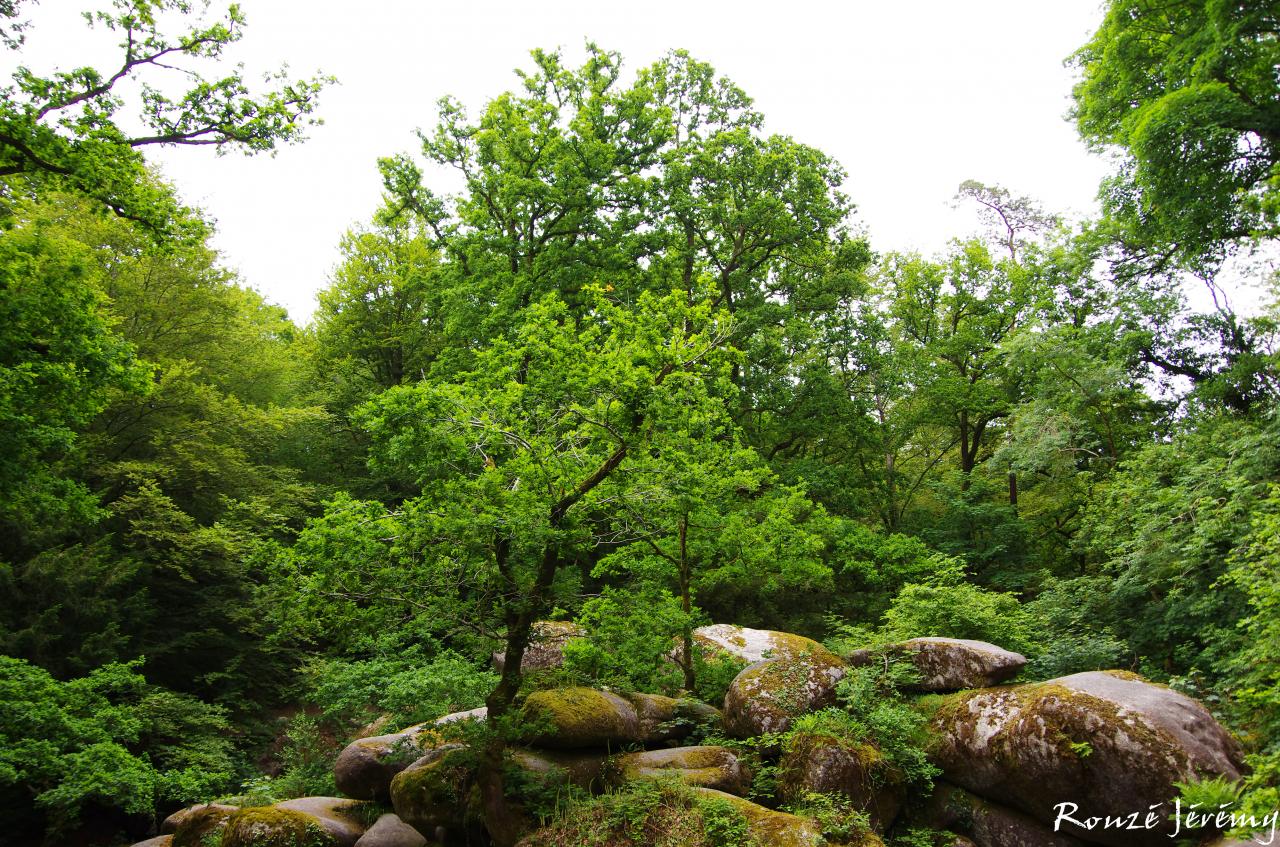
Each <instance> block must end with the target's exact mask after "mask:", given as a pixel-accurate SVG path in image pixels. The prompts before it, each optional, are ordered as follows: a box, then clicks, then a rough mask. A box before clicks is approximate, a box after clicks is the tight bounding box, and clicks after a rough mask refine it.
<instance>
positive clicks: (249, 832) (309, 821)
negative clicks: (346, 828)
mask: <svg viewBox="0 0 1280 847" xmlns="http://www.w3.org/2000/svg"><path fill="white" fill-rule="evenodd" d="M354 844H355V840H354V839H352V841H351V842H349V847H350V845H354ZM340 845H341V842H339V841H338V839H337V838H335V837H334V836H333V835H332V834H331V833H330V832H329V831H328V830H327V829H326V828H325V827H324V826H323V825H322V824H321V823H320V821H318V820H317V819H316V818H314V817H312V816H311V815H308V814H304V813H302V812H299V811H294V810H290V809H278V808H276V807H274V806H253V807H250V808H247V809H240V810H239V811H237V812H236V813H235V814H234V815H232V816H231V818H230V819H229V820H228V821H227V825H226V827H225V828H224V829H223V830H222V842H221V845H220V847H340Z"/></svg>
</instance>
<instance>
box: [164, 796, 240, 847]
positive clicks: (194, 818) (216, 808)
mask: <svg viewBox="0 0 1280 847" xmlns="http://www.w3.org/2000/svg"><path fill="white" fill-rule="evenodd" d="M238 811H240V808H239V807H238V806H228V805H226V804H224V803H202V804H200V805H198V806H190V807H188V808H186V809H179V810H178V811H176V812H174V813H173V814H172V815H169V817H167V818H165V819H164V823H162V824H160V831H161V832H162V833H163V832H168V833H172V834H173V847H201V845H200V842H202V841H203V840H204V838H205V836H206V835H209V834H210V833H213V832H218V831H220V830H221V829H222V828H223V827H224V826H226V825H227V821H228V820H229V819H230V818H231V816H232V815H234V814H235V813H236V812H238Z"/></svg>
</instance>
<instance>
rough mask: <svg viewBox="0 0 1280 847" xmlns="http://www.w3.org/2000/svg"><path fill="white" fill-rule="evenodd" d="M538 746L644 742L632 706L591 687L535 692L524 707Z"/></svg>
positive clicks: (579, 746) (556, 746)
mask: <svg viewBox="0 0 1280 847" xmlns="http://www.w3.org/2000/svg"><path fill="white" fill-rule="evenodd" d="M524 716H525V719H526V720H527V721H528V722H529V723H530V724H531V725H532V726H533V727H534V728H535V734H534V737H533V738H532V742H533V743H534V744H536V745H538V746H541V747H551V748H556V749H575V748H582V747H605V746H610V745H618V744H627V743H631V742H637V741H641V740H643V737H644V736H643V733H642V732H641V728H640V717H639V715H637V714H636V708H635V706H633V705H631V704H630V703H628V702H627V701H626V700H624V699H623V698H622V697H619V696H618V695H617V694H613V693H611V692H608V691H597V690H596V689H594V688H556V689H552V690H547V691H535V692H534V693H532V694H530V695H529V696H528V698H527V699H526V700H525V704H524Z"/></svg>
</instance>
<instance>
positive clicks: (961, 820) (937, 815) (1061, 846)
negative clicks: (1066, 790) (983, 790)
mask: <svg viewBox="0 0 1280 847" xmlns="http://www.w3.org/2000/svg"><path fill="white" fill-rule="evenodd" d="M918 816H919V818H920V819H921V820H920V822H921V823H924V824H925V825H927V826H928V827H930V828H932V829H949V830H960V831H962V832H964V833H966V834H967V835H969V836H972V838H973V841H969V840H968V839H967V838H966V839H964V840H965V841H969V843H970V844H973V843H975V842H976V844H977V847H1085V845H1084V843H1083V842H1082V841H1080V840H1078V839H1076V838H1072V837H1071V836H1069V835H1064V834H1062V833H1057V832H1054V831H1053V830H1052V829H1050V828H1049V827H1047V826H1045V825H1044V824H1042V823H1040V822H1039V821H1037V820H1035V819H1034V818H1032V817H1030V816H1029V815H1025V814H1023V813H1022V812H1019V811H1016V810H1014V809H1010V808H1008V807H1006V806H1002V805H1000V804H999V803H993V802H991V801H989V800H983V799H982V798H981V797H978V796H977V795H974V794H970V793H969V792H968V791H965V790H964V789H961V788H956V787H955V786H954V785H948V784H946V783H939V784H938V785H937V786H936V787H935V789H934V791H933V794H932V795H930V797H929V799H928V801H927V802H926V803H925V804H924V806H923V808H922V809H921V810H920V812H919V813H918ZM961 837H962V838H963V836H961Z"/></svg>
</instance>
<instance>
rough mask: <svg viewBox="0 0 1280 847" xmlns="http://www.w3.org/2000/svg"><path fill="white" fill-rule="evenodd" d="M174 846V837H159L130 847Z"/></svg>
mask: <svg viewBox="0 0 1280 847" xmlns="http://www.w3.org/2000/svg"><path fill="white" fill-rule="evenodd" d="M171 844H173V836H172V835H157V836H156V837H155V838H148V839H147V840H146V841H139V842H137V843H136V844H133V845H130V847H170V845H171Z"/></svg>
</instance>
